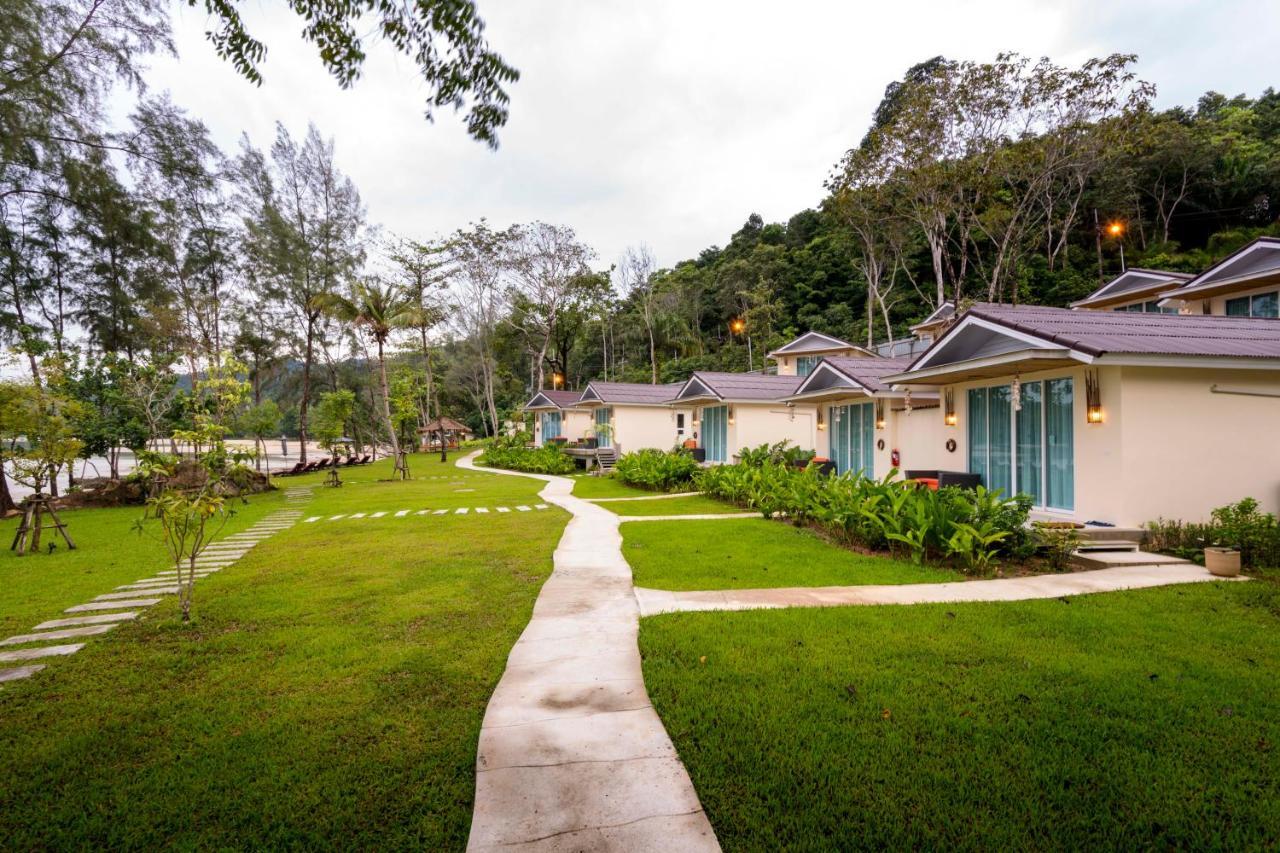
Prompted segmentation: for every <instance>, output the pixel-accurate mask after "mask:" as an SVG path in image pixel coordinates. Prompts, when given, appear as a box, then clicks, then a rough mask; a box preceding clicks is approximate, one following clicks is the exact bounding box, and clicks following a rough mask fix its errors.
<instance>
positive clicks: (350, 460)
mask: <svg viewBox="0 0 1280 853" xmlns="http://www.w3.org/2000/svg"><path fill="white" fill-rule="evenodd" d="M359 462H360V457H359V456H348V457H347V461H346V462H343V463H342V464H343V465H357V464H359Z"/></svg>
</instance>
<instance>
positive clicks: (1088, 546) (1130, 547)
mask: <svg viewBox="0 0 1280 853" xmlns="http://www.w3.org/2000/svg"><path fill="white" fill-rule="evenodd" d="M1076 550H1077V551H1137V550H1138V543H1137V542H1134V541H1133V540H1132V539H1085V538H1083V537H1082V538H1081V541H1080V545H1079V547H1078V548H1077V549H1076Z"/></svg>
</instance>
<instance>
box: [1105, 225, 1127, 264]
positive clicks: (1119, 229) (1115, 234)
mask: <svg viewBox="0 0 1280 853" xmlns="http://www.w3.org/2000/svg"><path fill="white" fill-rule="evenodd" d="M1107 236H1108V237H1110V238H1111V239H1113V240H1115V241H1116V242H1118V243H1119V244H1120V272H1124V271H1125V265H1124V223H1123V222H1111V223H1108V224H1107Z"/></svg>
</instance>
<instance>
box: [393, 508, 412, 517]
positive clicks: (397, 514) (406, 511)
mask: <svg viewBox="0 0 1280 853" xmlns="http://www.w3.org/2000/svg"><path fill="white" fill-rule="evenodd" d="M408 514H409V510H407V509H402V510H400V511H399V512H397V513H396V518H404V517H405V516H406V515H408Z"/></svg>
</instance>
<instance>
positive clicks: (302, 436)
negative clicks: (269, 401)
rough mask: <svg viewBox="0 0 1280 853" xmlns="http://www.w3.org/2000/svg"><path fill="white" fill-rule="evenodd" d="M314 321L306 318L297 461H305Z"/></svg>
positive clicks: (313, 352)
mask: <svg viewBox="0 0 1280 853" xmlns="http://www.w3.org/2000/svg"><path fill="white" fill-rule="evenodd" d="M314 326H315V323H314V321H312V320H311V319H310V318H308V319H307V352H306V357H305V358H304V359H303V360H302V400H301V402H299V403H298V439H299V444H298V461H299V462H306V461H307V409H308V408H309V406H310V403H311V359H312V357H313V356H314V354H315V351H314V345H315V341H314V338H315V329H314Z"/></svg>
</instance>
